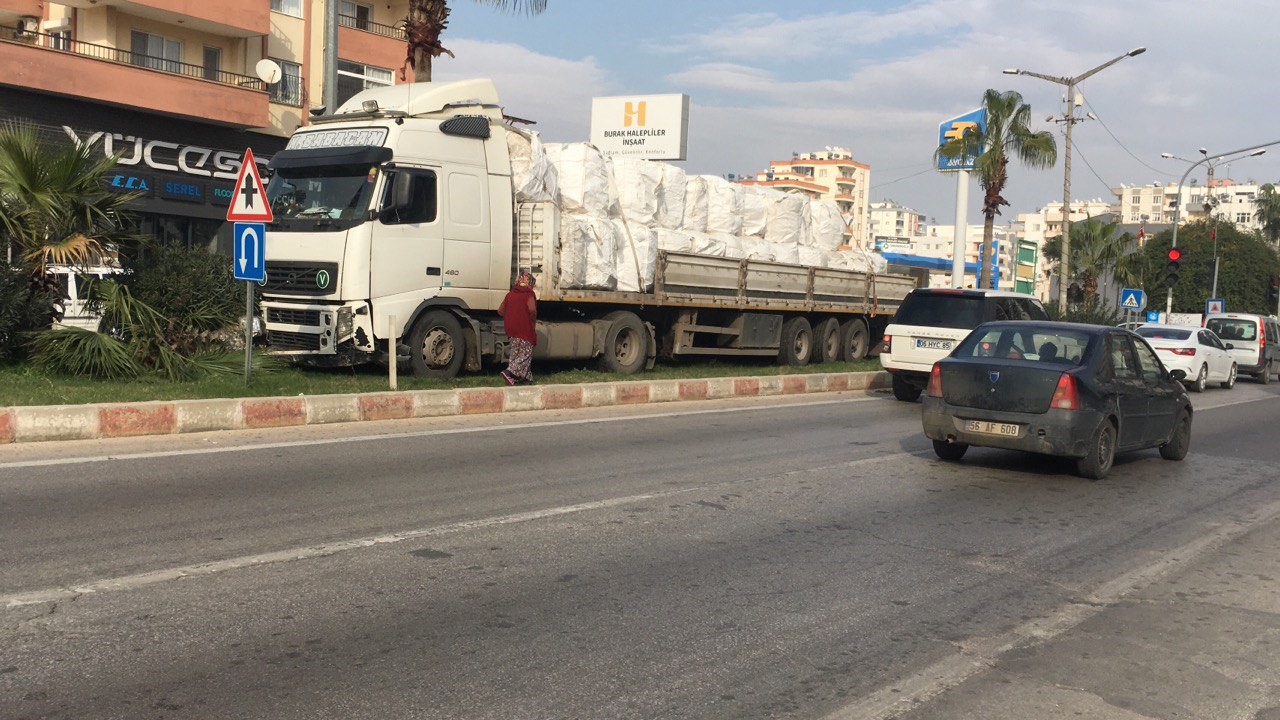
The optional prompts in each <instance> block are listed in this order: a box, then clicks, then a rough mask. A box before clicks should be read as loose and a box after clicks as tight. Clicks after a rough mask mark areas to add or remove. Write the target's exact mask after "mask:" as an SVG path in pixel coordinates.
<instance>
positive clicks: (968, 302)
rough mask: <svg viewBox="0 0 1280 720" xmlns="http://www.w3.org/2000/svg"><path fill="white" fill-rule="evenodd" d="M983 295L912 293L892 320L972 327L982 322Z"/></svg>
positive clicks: (932, 325) (928, 325)
mask: <svg viewBox="0 0 1280 720" xmlns="http://www.w3.org/2000/svg"><path fill="white" fill-rule="evenodd" d="M983 300H984V298H983V297H982V296H981V295H960V294H958V293H911V294H910V295H908V296H907V297H906V299H905V300H903V301H902V307H900V308H898V314H897V315H895V316H894V318H893V321H894V322H895V323H897V324H899V325H923V326H926V327H941V328H954V329H957V330H971V329H973V328H976V327H978V326H979V325H981V324H982V321H983V320H984V319H985V318H983V316H982V304H983Z"/></svg>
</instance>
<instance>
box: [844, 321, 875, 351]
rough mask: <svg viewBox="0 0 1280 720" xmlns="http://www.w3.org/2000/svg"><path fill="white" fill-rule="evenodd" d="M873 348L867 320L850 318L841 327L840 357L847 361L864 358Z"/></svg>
mask: <svg viewBox="0 0 1280 720" xmlns="http://www.w3.org/2000/svg"><path fill="white" fill-rule="evenodd" d="M870 349H871V333H870V332H868V331H867V322H866V321H865V320H862V319H861V318H859V319H856V320H850V321H849V322H847V323H845V324H844V325H843V326H842V327H841V328H840V359H841V360H844V361H845V362H853V361H854V360H862V359H863V358H865V357H866V356H867V351H869V350H870Z"/></svg>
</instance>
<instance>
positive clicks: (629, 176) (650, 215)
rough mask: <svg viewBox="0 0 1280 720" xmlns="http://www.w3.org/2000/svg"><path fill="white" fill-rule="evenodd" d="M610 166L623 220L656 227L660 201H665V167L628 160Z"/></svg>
mask: <svg viewBox="0 0 1280 720" xmlns="http://www.w3.org/2000/svg"><path fill="white" fill-rule="evenodd" d="M608 162H609V166H610V168H611V169H612V170H613V185H614V187H615V188H616V189H617V194H618V206H619V209H620V211H621V213H622V219H623V220H626V221H627V222H629V223H633V224H638V225H645V226H649V227H653V226H654V225H655V224H657V221H658V208H659V199H660V198H661V197H662V195H661V193H660V188H661V187H662V181H663V172H662V167H661V166H660V165H659V164H658V163H655V162H652V161H649V160H644V159H641V158H630V157H625V156H617V157H611V158H609V161H608ZM681 193H683V190H681ZM681 199H682V200H683V195H682V197H681Z"/></svg>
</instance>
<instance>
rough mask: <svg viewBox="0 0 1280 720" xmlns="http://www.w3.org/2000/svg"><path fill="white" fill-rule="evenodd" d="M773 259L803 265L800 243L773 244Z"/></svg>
mask: <svg viewBox="0 0 1280 720" xmlns="http://www.w3.org/2000/svg"><path fill="white" fill-rule="evenodd" d="M771 247H772V248H773V259H774V260H776V261H777V262H780V263H790V264H792V265H802V264H804V261H803V260H802V259H801V255H800V250H801V249H802V248H801V247H800V246H799V245H792V244H790V243H787V244H783V245H772V246H771Z"/></svg>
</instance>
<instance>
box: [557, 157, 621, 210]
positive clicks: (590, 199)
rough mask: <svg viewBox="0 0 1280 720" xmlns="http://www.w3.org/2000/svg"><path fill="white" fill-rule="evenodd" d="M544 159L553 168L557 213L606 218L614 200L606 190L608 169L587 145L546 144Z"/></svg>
mask: <svg viewBox="0 0 1280 720" xmlns="http://www.w3.org/2000/svg"><path fill="white" fill-rule="evenodd" d="M545 149H546V154H547V158H548V159H549V160H550V161H551V164H552V165H554V166H555V168H556V175H557V178H558V182H559V188H560V210H561V211H563V212H566V213H575V212H578V213H587V214H588V215H599V216H601V217H604V216H607V215H608V214H609V210H610V208H611V207H612V206H613V204H614V196H613V194H612V192H611V191H610V189H609V166H608V163H607V162H606V161H605V158H604V155H603V154H601V153H600V151H599V150H598V149H596V146H594V145H591V144H590V143H548V144H547V145H545Z"/></svg>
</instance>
